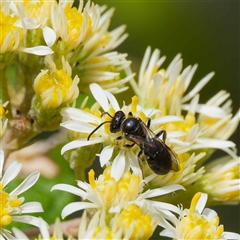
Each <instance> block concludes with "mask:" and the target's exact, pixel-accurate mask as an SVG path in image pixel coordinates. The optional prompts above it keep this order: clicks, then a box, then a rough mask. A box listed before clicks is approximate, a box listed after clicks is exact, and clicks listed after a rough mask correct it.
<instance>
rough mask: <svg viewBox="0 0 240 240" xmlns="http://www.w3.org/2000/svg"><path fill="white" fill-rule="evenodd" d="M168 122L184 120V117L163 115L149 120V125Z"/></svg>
mask: <svg viewBox="0 0 240 240" xmlns="http://www.w3.org/2000/svg"><path fill="white" fill-rule="evenodd" d="M169 122H184V119H182V118H181V117H177V116H163V117H159V118H155V119H153V120H152V121H151V125H152V126H154V125H158V124H164V123H169Z"/></svg>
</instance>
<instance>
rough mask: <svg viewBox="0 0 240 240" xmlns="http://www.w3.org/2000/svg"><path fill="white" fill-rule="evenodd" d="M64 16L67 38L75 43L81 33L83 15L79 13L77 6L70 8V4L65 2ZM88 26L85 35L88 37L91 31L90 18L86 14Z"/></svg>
mask: <svg viewBox="0 0 240 240" xmlns="http://www.w3.org/2000/svg"><path fill="white" fill-rule="evenodd" d="M64 12H65V17H66V20H67V28H68V39H69V42H72V43H75V42H76V41H77V39H78V38H79V36H80V35H81V31H82V26H83V22H84V16H83V14H82V13H79V12H78V10H77V8H75V7H73V8H71V6H70V4H67V5H66V7H65V9H64ZM87 21H88V26H87V32H86V37H88V36H89V35H90V33H91V30H92V26H91V18H90V17H89V16H88V19H87Z"/></svg>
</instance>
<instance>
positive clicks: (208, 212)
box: [202, 208, 217, 221]
mask: <svg viewBox="0 0 240 240" xmlns="http://www.w3.org/2000/svg"><path fill="white" fill-rule="evenodd" d="M202 215H205V216H206V217H207V220H208V221H211V219H212V218H214V217H216V216H217V213H216V212H215V211H214V210H212V209H210V208H205V209H204V210H203V212H202Z"/></svg>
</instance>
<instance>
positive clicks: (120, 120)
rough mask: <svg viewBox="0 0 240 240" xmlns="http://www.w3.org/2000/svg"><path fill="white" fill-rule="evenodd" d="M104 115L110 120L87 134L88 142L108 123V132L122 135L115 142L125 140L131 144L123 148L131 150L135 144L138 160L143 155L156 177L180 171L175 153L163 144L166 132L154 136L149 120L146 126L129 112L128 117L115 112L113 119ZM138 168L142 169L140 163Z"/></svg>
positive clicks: (162, 131)
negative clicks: (138, 150) (137, 149)
mask: <svg viewBox="0 0 240 240" xmlns="http://www.w3.org/2000/svg"><path fill="white" fill-rule="evenodd" d="M104 114H108V115H109V116H110V117H111V118H112V120H110V121H106V122H103V123H101V124H100V125H99V126H98V127H97V128H95V129H94V130H93V131H92V132H91V133H90V134H89V136H88V140H89V139H90V137H91V136H92V134H93V133H94V132H96V131H97V130H98V129H99V128H100V127H101V126H102V125H103V124H105V123H110V132H112V133H117V132H119V131H122V135H121V136H119V137H117V140H121V139H124V138H126V139H127V140H128V141H130V142H132V144H125V145H124V146H125V147H127V148H131V147H133V146H134V145H135V144H136V145H138V146H139V148H140V149H141V150H140V152H139V154H138V159H139V158H140V156H141V155H142V154H144V155H145V157H146V161H147V163H148V165H149V167H150V168H151V169H152V171H153V172H155V173H156V174H158V175H164V174H167V173H168V172H169V171H170V170H172V171H179V170H180V167H179V161H178V158H177V155H176V153H175V152H174V151H173V150H171V148H169V147H168V146H167V144H166V143H165V140H166V137H167V132H166V131H165V130H161V131H160V132H158V133H157V134H154V132H152V131H151V129H150V124H151V119H150V118H149V119H148V122H147V124H145V123H144V122H143V121H142V120H141V119H140V118H138V117H134V116H133V114H132V113H131V112H129V114H128V117H126V115H125V113H124V112H123V111H117V112H116V113H115V115H114V116H113V117H112V116H111V115H110V114H109V113H108V112H103V113H102V115H104ZM160 136H162V140H161V139H160V138H159V137H160ZM139 163H140V162H139ZM140 166H141V167H142V165H141V163H140Z"/></svg>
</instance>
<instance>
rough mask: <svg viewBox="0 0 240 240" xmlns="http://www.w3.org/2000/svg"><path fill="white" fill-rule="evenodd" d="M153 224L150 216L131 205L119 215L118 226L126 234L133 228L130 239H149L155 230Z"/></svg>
mask: <svg viewBox="0 0 240 240" xmlns="http://www.w3.org/2000/svg"><path fill="white" fill-rule="evenodd" d="M152 222H153V221H152V218H151V216H150V214H145V213H144V212H143V211H142V210H141V209H140V208H139V207H138V206H137V205H135V204H131V205H129V206H128V207H127V208H126V209H124V210H123V211H122V212H121V213H120V214H119V216H118V222H117V224H118V227H119V228H123V232H124V233H125V234H126V233H127V232H128V231H129V230H131V228H133V230H132V234H131V237H130V239H149V237H150V236H151V235H152V233H153V231H154V229H155V224H153V223H152ZM153 225H154V226H153Z"/></svg>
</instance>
